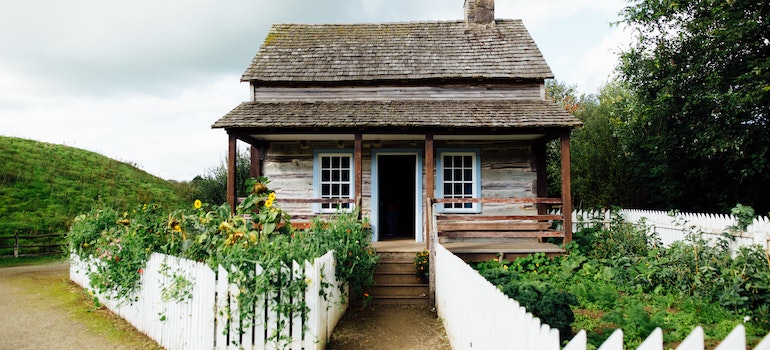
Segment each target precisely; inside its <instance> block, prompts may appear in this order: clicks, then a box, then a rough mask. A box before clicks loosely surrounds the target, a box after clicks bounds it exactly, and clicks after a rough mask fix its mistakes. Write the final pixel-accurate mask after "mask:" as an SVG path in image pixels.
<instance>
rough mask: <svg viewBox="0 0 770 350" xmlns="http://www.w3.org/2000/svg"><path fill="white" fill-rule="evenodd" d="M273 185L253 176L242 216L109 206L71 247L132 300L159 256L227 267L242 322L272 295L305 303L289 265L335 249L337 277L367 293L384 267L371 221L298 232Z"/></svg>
mask: <svg viewBox="0 0 770 350" xmlns="http://www.w3.org/2000/svg"><path fill="white" fill-rule="evenodd" d="M268 184H269V181H268V180H267V179H266V178H259V179H250V180H249V181H248V182H247V186H248V188H249V189H251V194H250V195H249V196H248V197H247V198H246V199H245V200H244V201H243V202H242V203H241V204H239V205H238V207H237V208H236V213H235V214H233V213H232V211H231V209H230V206H229V205H227V204H223V205H220V206H209V205H207V204H204V203H202V202H200V201H199V200H196V201H195V202H194V203H193V205H191V206H190V207H189V208H187V209H181V210H176V211H173V212H171V213H167V214H165V213H162V211H161V209H160V207H158V206H156V205H143V206H141V207H139V208H137V209H135V210H132V211H131V212H125V213H123V215H120V214H118V212H116V211H115V210H114V209H111V208H108V207H105V208H99V209H95V210H92V211H91V212H89V213H88V214H84V215H81V216H79V217H78V218H77V219H76V220H75V223H74V224H73V225H72V228H71V231H70V233H69V235H68V240H69V243H70V247H72V251H73V252H74V253H75V254H77V255H78V256H79V257H80V258H81V259H84V260H86V259H89V258H91V259H95V264H94V265H95V266H96V271H94V272H93V273H91V274H90V278H91V286H92V288H94V289H96V290H98V291H100V292H102V293H104V295H106V296H108V297H112V298H117V299H120V300H122V301H126V302H131V301H132V295H133V292H134V291H135V290H136V288H137V287H138V282H139V281H140V277H141V273H142V269H143V268H144V266H145V264H146V261H147V259H148V258H149V256H150V254H151V253H152V252H154V251H155V252H160V253H165V254H169V255H174V256H179V257H183V258H187V259H192V260H196V261H202V262H206V263H208V264H209V265H210V266H211V267H212V268H214V269H216V268H217V266H218V265H222V266H226V267H228V269H229V270H228V272H229V274H228V276H229V282H230V283H233V284H235V285H237V286H238V287H239V289H240V293H239V294H238V304H239V310H238V311H239V314H240V315H241V320H242V321H243V320H245V319H247V318H248V317H249V316H252V315H253V314H254V307H255V303H256V302H257V301H258V300H260V299H261V298H263V297H264V295H266V293H276V294H278V293H280V294H281V295H288V296H289V298H286V299H281V300H289V299H291V298H294V299H295V300H300V299H301V298H300V296H301V295H304V291H305V289H306V288H307V284H306V283H305V281H304V280H303V279H302V278H299V279H297V278H287V277H288V276H287V272H286V271H290V269H286V267H287V266H291V262H292V261H293V260H294V261H304V260H311V259H313V258H315V257H318V256H321V255H323V254H325V253H326V252H327V251H328V250H334V252H335V258H336V272H337V278H338V279H340V280H341V281H346V282H347V283H349V285H350V287H351V290H352V291H353V292H354V293H362V291H363V288H365V287H367V286H368V285H370V284H371V283H372V275H373V270H374V267H375V265H376V263H377V256H376V254H374V252H373V251H372V250H371V247H370V239H371V230H370V229H369V225H368V223H367V222H366V221H365V220H359V219H358V212H353V213H338V214H337V215H335V216H334V217H333V219H332V220H331V221H329V222H323V221H321V220H320V219H317V220H314V222H313V225H312V227H311V229H310V230H308V231H296V230H294V229H293V228H292V226H291V223H290V221H289V215H288V214H287V213H286V212H284V211H283V210H282V209H281V208H280V207H279V205H278V201H279V199H278V198H276V195H275V192H273V191H271V190H269V189H268V187H267V185H268ZM256 263H259V264H260V265H261V266H262V268H263V273H262V274H260V275H254V273H253V272H248V271H254V264H256ZM289 273H291V272H289ZM177 292H178V291H177ZM182 292H184V291H182ZM182 294H183V293H182ZM278 302H279V304H278V305H275V306H271V307H275V308H276V309H277V311H278V312H281V313H283V314H286V315H288V314H289V313H291V312H294V311H305V310H304V309H305V308H306V306H305V305H304V304H303V303H291V302H288V303H283V304H280V303H281V301H278ZM303 314H305V313H303ZM276 340H278V339H276Z"/></svg>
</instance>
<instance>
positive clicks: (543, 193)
mask: <svg viewBox="0 0 770 350" xmlns="http://www.w3.org/2000/svg"><path fill="white" fill-rule="evenodd" d="M546 147H547V143H545V142H536V143H535V145H534V148H535V149H534V151H535V152H534V153H535V173H536V174H537V180H536V182H537V188H536V191H537V198H545V197H548V169H547V165H546V159H547V158H548V152H547V151H546ZM546 209H547V208H546V205H545V204H543V203H538V204H537V214H538V215H545V214H548V213H547V211H546Z"/></svg>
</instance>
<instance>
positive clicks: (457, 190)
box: [452, 184, 463, 196]
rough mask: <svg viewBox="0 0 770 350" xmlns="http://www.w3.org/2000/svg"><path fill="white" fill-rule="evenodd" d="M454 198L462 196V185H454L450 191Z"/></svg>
mask: <svg viewBox="0 0 770 350" xmlns="http://www.w3.org/2000/svg"><path fill="white" fill-rule="evenodd" d="M452 192H453V193H454V195H455V196H457V195H462V194H463V184H454V191H452Z"/></svg>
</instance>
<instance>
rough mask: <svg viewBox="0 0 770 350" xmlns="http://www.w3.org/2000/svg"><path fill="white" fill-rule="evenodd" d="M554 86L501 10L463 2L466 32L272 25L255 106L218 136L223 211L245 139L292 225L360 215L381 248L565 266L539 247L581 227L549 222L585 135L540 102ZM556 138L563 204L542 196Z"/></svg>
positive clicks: (255, 67) (247, 77)
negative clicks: (512, 257)
mask: <svg viewBox="0 0 770 350" xmlns="http://www.w3.org/2000/svg"><path fill="white" fill-rule="evenodd" d="M549 78H553V74H552V73H551V70H550V68H549V67H548V65H547V64H546V62H545V60H544V59H543V56H542V54H541V53H540V51H539V50H538V48H537V45H536V44H535V42H534V41H533V40H532V38H531V36H530V34H529V33H528V32H527V29H526V28H525V27H524V25H523V24H522V21H521V20H512V19H495V18H494V2H493V1H492V0H466V1H465V19H464V20H458V21H438V22H435V21H434V22H405V23H379V24H319V25H310V24H276V25H273V26H272V28H271V29H270V32H269V34H268V35H267V37H266V38H265V40H264V42H263V44H262V46H261V48H260V49H259V52H258V53H257V54H256V56H255V57H254V59H253V61H252V62H251V65H250V66H249V67H248V68H247V69H246V72H245V73H244V74H243V76H242V77H241V81H243V82H249V84H250V89H251V100H250V101H247V102H243V103H241V104H240V105H238V106H237V107H235V108H234V109H233V110H232V111H230V112H229V113H227V114H226V115H225V116H223V117H222V118H221V119H219V120H217V121H216V122H215V123H214V124H213V128H222V129H225V131H227V134H228V136H229V147H228V149H229V153H228V154H229V157H228V168H229V177H228V194H227V198H228V202H230V204H231V205H233V207H234V206H235V203H236V200H237V198H236V196H235V192H234V189H235V159H236V141H237V140H240V141H243V142H245V143H248V144H249V145H251V167H252V175H253V176H256V175H263V176H267V177H268V178H269V179H270V180H271V185H270V188H271V189H274V190H275V191H276V194H277V197H278V201H279V203H280V204H281V207H282V208H283V209H284V210H286V211H287V212H289V213H291V214H292V215H293V216H294V221H293V222H299V221H302V220H306V219H308V218H309V217H312V216H314V215H319V214H324V213H332V212H334V211H335V210H336V208H337V207H338V206H341V207H342V208H352V207H353V206H359V207H360V208H361V210H362V213H363V215H365V216H367V217H368V218H369V220H370V223H371V226H372V229H373V237H372V239H373V241H374V242H388V241H392V240H400V241H402V242H406V243H408V242H412V243H414V244H412V245H413V246H414V245H417V246H421V247H424V246H425V244H426V243H427V242H428V241H429V238H430V237H431V235H433V234H435V235H436V237H437V239H438V240H439V241H441V242H444V243H446V244H447V247H449V248H450V250H453V251H455V252H457V253H464V254H466V255H467V256H468V257H469V258H471V259H482V258H487V257H490V256H491V257H496V256H498V255H499V254H500V253H503V254H505V253H512V252H525V253H531V252H534V251H545V252H549V253H557V252H558V248H554V247H556V246H554V245H550V246H549V245H545V244H542V243H541V241H542V239H543V238H546V237H557V238H561V239H563V240H564V241H569V240H570V239H571V232H570V229H569V228H570V227H571V224H570V223H569V222H565V223H564V225H558V226H556V225H554V221H556V222H559V221H562V220H565V221H569V217H564V218H562V216H561V215H548V213H547V211H546V209H547V207H548V206H553V205H556V206H560V207H561V208H562V212H566V213H570V212H571V197H570V181H569V179H570V178H569V163H570V160H569V136H570V130H571V129H572V128H574V127H576V126H578V125H580V124H581V123H580V121H579V120H578V119H576V118H575V117H573V116H572V115H570V114H568V113H567V112H566V111H564V110H563V109H562V108H560V107H559V106H558V105H556V104H555V103H553V102H552V101H548V100H546V98H545V84H544V81H545V79H549ZM554 139H559V140H560V142H561V166H562V193H563V194H564V195H563V197H562V198H545V197H546V195H547V193H546V169H545V157H546V143H547V142H548V141H551V140H554ZM563 228H566V229H563ZM375 244H376V243H375ZM469 247H471V248H469ZM474 247H475V248H474ZM522 247H525V248H524V250H522ZM517 249H518V250H517ZM554 249H556V250H554Z"/></svg>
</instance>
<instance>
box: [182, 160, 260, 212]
mask: <svg viewBox="0 0 770 350" xmlns="http://www.w3.org/2000/svg"><path fill="white" fill-rule="evenodd" d="M250 160H251V157H250V156H249V152H247V151H242V152H241V151H237V152H236V158H235V193H236V196H238V197H245V196H247V195H248V193H249V191H248V190H247V189H246V179H248V178H249V177H250V167H251V161H250ZM190 183H191V185H192V186H193V188H194V191H193V192H194V193H195V199H200V200H201V201H203V202H205V203H210V204H214V205H220V204H222V203H225V202H226V201H227V164H226V163H225V162H224V161H222V163H220V164H219V166H217V167H216V168H213V169H209V170H208V171H207V172H206V174H203V175H198V176H196V177H195V178H194V179H192V181H190Z"/></svg>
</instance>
